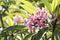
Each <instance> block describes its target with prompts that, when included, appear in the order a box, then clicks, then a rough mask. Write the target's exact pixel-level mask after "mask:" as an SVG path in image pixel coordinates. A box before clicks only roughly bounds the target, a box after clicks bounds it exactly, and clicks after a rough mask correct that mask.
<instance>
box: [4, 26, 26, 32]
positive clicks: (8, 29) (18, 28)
mask: <svg viewBox="0 0 60 40" xmlns="http://www.w3.org/2000/svg"><path fill="white" fill-rule="evenodd" d="M25 27H26V26H24V25H14V26H10V27H8V28H6V29H4V32H9V31H15V30H25V29H26V28H25Z"/></svg>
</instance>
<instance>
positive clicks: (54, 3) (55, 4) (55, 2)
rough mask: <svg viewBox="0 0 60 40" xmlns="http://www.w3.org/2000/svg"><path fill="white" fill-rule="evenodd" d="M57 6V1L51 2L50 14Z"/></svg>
mask: <svg viewBox="0 0 60 40" xmlns="http://www.w3.org/2000/svg"><path fill="white" fill-rule="evenodd" d="M58 4H59V0H58V1H57V0H53V1H52V4H51V7H52V10H51V11H52V12H54V10H55V9H56V7H57V5H58Z"/></svg>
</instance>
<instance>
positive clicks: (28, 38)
mask: <svg viewBox="0 0 60 40" xmlns="http://www.w3.org/2000/svg"><path fill="white" fill-rule="evenodd" d="M32 35H33V33H29V34H27V35H26V36H25V37H24V38H23V40H31V37H32Z"/></svg>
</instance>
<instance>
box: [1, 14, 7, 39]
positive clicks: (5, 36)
mask: <svg viewBox="0 0 60 40" xmlns="http://www.w3.org/2000/svg"><path fill="white" fill-rule="evenodd" d="M0 20H1V24H2V29H3V30H4V23H3V19H2V14H0ZM2 32H3V31H2ZM3 35H4V40H7V35H6V32H3Z"/></svg>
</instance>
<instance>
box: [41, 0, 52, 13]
mask: <svg viewBox="0 0 60 40" xmlns="http://www.w3.org/2000/svg"><path fill="white" fill-rule="evenodd" d="M42 1H43V3H44V5H45V6H46V8H47V9H48V10H49V11H50V12H51V10H52V9H51V4H50V3H49V2H48V1H47V0H42ZM51 13H52V12H51Z"/></svg>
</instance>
